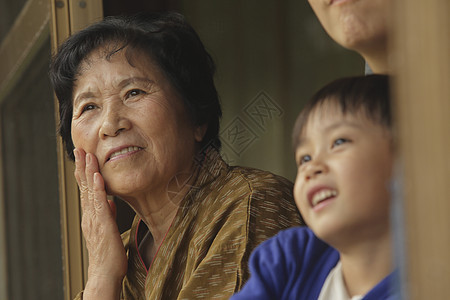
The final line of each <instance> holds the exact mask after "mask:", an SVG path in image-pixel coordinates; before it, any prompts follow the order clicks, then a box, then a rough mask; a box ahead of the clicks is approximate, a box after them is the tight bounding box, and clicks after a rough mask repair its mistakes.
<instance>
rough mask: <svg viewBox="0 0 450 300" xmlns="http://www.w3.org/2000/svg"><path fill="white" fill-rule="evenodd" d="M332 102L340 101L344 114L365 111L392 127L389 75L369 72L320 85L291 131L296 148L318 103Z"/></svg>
mask: <svg viewBox="0 0 450 300" xmlns="http://www.w3.org/2000/svg"><path fill="white" fill-rule="evenodd" d="M329 103H335V104H337V105H338V106H339V107H340V108H341V111H342V113H343V114H346V113H357V112H361V111H362V112H364V113H365V115H366V116H367V117H368V118H369V119H370V120H372V121H373V122H375V123H378V124H380V125H382V126H384V127H386V128H388V129H391V125H392V116H391V107H390V106H391V103H390V91H389V77H388V76H386V75H368V76H357V77H346V78H341V79H337V80H335V81H333V82H331V83H329V84H327V85H326V86H324V87H323V88H321V89H320V90H319V91H318V92H317V93H315V94H314V96H313V97H312V98H311V100H310V101H309V102H308V103H307V104H306V105H305V107H304V108H303V110H302V111H301V112H300V114H299V116H298V117H297V120H296V121H295V125H294V129H293V132H292V144H293V146H294V150H295V149H296V148H297V146H298V142H299V136H300V134H301V133H302V131H303V129H304V127H305V125H306V123H307V122H308V118H309V116H310V114H311V113H312V112H313V111H314V110H315V109H316V108H317V107H319V106H321V105H323V104H329Z"/></svg>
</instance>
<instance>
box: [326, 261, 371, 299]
mask: <svg viewBox="0 0 450 300" xmlns="http://www.w3.org/2000/svg"><path fill="white" fill-rule="evenodd" d="M362 298H363V296H353V297H350V296H349V295H348V293H347V288H346V287H345V282H344V276H343V275H342V263H341V261H339V262H338V263H337V265H336V267H334V268H333V269H332V270H331V272H330V273H329V274H328V276H327V279H326V280H325V283H324V284H323V287H322V290H321V291H320V295H319V299H317V300H361V299H362Z"/></svg>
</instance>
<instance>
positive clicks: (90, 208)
mask: <svg viewBox="0 0 450 300" xmlns="http://www.w3.org/2000/svg"><path fill="white" fill-rule="evenodd" d="M74 154H75V178H76V180H77V182H78V186H79V188H80V198H81V210H82V218H81V229H82V230H83V235H84V238H85V240H86V246H87V249H88V253H89V268H88V282H87V284H86V288H85V291H84V293H83V299H84V300H87V299H118V298H119V294H120V288H121V283H122V279H123V277H124V276H125V275H126V272H127V264H128V262H127V256H126V254H125V249H124V247H123V243H122V239H121V237H120V233H119V230H118V228H117V224H116V220H115V215H116V207H115V204H114V202H113V201H108V200H107V198H106V191H105V183H104V181H103V177H102V175H101V174H100V173H99V169H98V162H97V158H96V157H95V155H93V154H91V153H87V154H86V153H85V152H84V150H82V149H75V150H74ZM99 297H100V298H99Z"/></svg>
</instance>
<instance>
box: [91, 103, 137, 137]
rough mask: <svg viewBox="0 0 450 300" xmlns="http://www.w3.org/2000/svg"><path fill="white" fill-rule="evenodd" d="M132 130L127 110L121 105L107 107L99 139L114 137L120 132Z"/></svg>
mask: <svg viewBox="0 0 450 300" xmlns="http://www.w3.org/2000/svg"><path fill="white" fill-rule="evenodd" d="M130 128H131V122H130V120H129V119H128V117H127V114H126V109H125V108H123V107H122V106H121V105H120V104H114V105H105V106H104V109H103V116H102V119H101V124H100V129H99V137H100V138H106V137H113V136H117V135H118V134H119V133H120V132H122V131H125V130H128V129H130Z"/></svg>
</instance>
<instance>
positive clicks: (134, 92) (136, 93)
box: [125, 89, 145, 99]
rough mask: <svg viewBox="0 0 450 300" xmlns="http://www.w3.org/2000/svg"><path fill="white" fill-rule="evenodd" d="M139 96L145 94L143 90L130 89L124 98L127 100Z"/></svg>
mask: <svg viewBox="0 0 450 300" xmlns="http://www.w3.org/2000/svg"><path fill="white" fill-rule="evenodd" d="M141 94H145V92H144V91H143V90H139V89H132V90H130V91H128V92H127V93H126V95H125V98H126V99H128V98H130V97H136V96H139V95H141Z"/></svg>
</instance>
